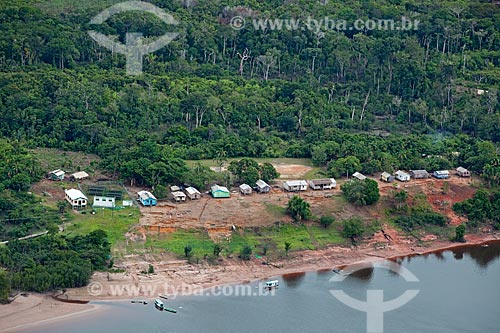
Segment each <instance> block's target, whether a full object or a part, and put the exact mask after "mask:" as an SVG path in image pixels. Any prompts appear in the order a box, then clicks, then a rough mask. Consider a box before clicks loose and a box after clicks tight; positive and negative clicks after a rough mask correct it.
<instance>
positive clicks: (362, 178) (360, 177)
mask: <svg viewBox="0 0 500 333" xmlns="http://www.w3.org/2000/svg"><path fill="white" fill-rule="evenodd" d="M352 176H353V177H354V178H356V179H357V180H365V179H366V176H365V175H363V174H362V173H359V172H355V173H353V174H352Z"/></svg>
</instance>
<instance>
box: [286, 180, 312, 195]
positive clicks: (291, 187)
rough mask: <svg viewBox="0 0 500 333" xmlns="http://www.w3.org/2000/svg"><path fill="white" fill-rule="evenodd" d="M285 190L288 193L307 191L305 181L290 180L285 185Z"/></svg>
mask: <svg viewBox="0 0 500 333" xmlns="http://www.w3.org/2000/svg"><path fill="white" fill-rule="evenodd" d="M283 188H284V189H285V190H287V191H288V192H297V191H307V182H306V181H305V180H288V181H286V182H284V183H283Z"/></svg>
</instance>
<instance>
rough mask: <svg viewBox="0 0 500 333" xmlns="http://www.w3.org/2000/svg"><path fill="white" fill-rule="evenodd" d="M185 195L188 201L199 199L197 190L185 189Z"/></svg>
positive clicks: (192, 188) (190, 187) (199, 195)
mask: <svg viewBox="0 0 500 333" xmlns="http://www.w3.org/2000/svg"><path fill="white" fill-rule="evenodd" d="M186 194H187V196H188V197H189V199H191V200H198V199H200V198H201V193H200V191H198V190H197V189H195V188H194V187H192V186H189V187H188V188H186Z"/></svg>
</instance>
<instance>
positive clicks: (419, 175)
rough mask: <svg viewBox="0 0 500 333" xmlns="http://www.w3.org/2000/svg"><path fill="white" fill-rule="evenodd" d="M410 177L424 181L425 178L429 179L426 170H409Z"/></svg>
mask: <svg viewBox="0 0 500 333" xmlns="http://www.w3.org/2000/svg"><path fill="white" fill-rule="evenodd" d="M410 175H411V176H412V177H413V178H414V179H425V178H429V177H430V175H429V173H428V172H427V170H411V171H410Z"/></svg>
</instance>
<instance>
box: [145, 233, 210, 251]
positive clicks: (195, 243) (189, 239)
mask: <svg viewBox="0 0 500 333" xmlns="http://www.w3.org/2000/svg"><path fill="white" fill-rule="evenodd" d="M187 245H189V246H191V248H192V254H193V255H194V256H197V257H203V256H205V255H212V254H213V249H214V242H213V241H212V240H211V239H210V237H209V236H208V234H207V233H206V232H205V231H203V230H198V229H190V230H182V231H181V230H179V231H176V232H174V233H171V234H163V235H159V236H157V237H155V236H154V237H148V239H147V241H146V244H145V247H146V248H147V249H149V250H151V251H152V252H153V253H159V252H164V251H168V252H172V253H175V254H176V255H179V256H184V247H186V246H187Z"/></svg>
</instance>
